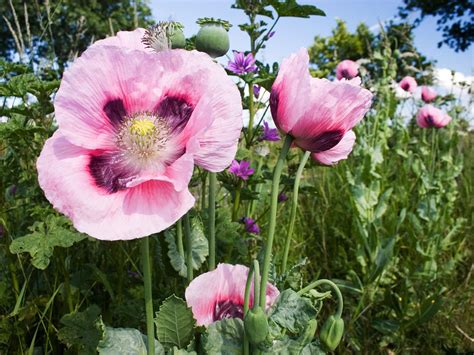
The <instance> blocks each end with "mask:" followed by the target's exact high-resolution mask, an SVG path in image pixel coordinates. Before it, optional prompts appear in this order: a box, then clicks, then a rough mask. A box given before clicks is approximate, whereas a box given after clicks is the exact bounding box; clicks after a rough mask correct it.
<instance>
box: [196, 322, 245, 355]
mask: <svg viewBox="0 0 474 355" xmlns="http://www.w3.org/2000/svg"><path fill="white" fill-rule="evenodd" d="M243 338H244V323H243V322H242V320H241V319H239V318H228V319H222V320H220V321H217V322H214V323H212V324H211V325H209V327H208V328H207V332H206V335H205V337H204V339H203V342H204V345H203V346H204V351H205V353H206V354H225V355H233V354H235V355H241V354H242V344H243Z"/></svg>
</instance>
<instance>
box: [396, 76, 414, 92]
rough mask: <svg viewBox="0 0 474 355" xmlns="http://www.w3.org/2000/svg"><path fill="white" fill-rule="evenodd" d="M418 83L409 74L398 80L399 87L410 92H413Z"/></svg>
mask: <svg viewBox="0 0 474 355" xmlns="http://www.w3.org/2000/svg"><path fill="white" fill-rule="evenodd" d="M417 86H418V84H417V83H416V80H415V78H413V77H411V76H406V77H404V78H403V79H402V80H401V81H400V87H401V88H402V89H403V90H404V91H406V92H409V93H411V94H413V93H414V92H415V90H416V88H417Z"/></svg>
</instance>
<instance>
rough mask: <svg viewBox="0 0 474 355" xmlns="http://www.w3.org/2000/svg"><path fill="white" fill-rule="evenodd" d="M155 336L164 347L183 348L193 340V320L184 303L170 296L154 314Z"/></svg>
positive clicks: (189, 310)
mask: <svg viewBox="0 0 474 355" xmlns="http://www.w3.org/2000/svg"><path fill="white" fill-rule="evenodd" d="M155 324H156V334H157V337H158V340H159V341H160V342H161V343H162V344H164V345H165V346H170V347H172V346H174V345H176V346H177V347H178V348H180V349H182V348H185V347H186V346H187V345H188V344H189V342H190V341H191V339H192V338H193V329H194V318H193V313H192V311H191V309H190V308H188V306H187V304H186V302H185V301H183V300H182V299H180V298H178V297H176V296H175V295H172V296H170V297H168V298H167V299H166V300H165V301H164V302H163V304H162V305H161V307H160V310H159V311H158V312H157V313H156V317H155Z"/></svg>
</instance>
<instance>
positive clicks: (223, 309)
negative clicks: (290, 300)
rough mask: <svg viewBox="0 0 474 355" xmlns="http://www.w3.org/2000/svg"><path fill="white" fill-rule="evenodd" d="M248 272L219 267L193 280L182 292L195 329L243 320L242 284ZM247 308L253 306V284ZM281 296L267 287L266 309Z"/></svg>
mask: <svg viewBox="0 0 474 355" xmlns="http://www.w3.org/2000/svg"><path fill="white" fill-rule="evenodd" d="M248 272H249V268H248V267H246V266H243V265H230V264H219V265H217V268H216V269H215V270H213V271H210V272H206V273H204V274H201V275H199V276H198V277H196V278H195V279H194V280H193V281H192V282H191V283H190V284H189V286H188V288H187V289H186V292H185V298H186V302H187V303H188V306H190V307H191V309H192V311H193V315H194V319H196V323H197V325H204V326H208V325H209V324H211V323H213V322H216V321H218V320H221V319H224V318H241V319H242V318H243V316H244V314H243V305H244V294H245V284H246V282H247V275H248ZM251 290H252V291H251V292H250V305H249V306H250V307H252V305H253V282H252V285H251ZM279 294H280V292H279V291H278V289H277V288H276V287H275V286H273V285H272V284H270V283H268V284H267V297H266V309H268V308H270V306H271V305H272V304H273V303H274V302H275V300H276V299H277V297H278V295H279Z"/></svg>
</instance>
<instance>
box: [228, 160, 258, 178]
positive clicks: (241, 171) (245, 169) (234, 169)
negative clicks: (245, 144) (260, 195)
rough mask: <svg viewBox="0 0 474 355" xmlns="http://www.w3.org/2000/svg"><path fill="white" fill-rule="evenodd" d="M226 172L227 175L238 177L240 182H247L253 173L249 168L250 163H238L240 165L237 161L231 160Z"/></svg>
mask: <svg viewBox="0 0 474 355" xmlns="http://www.w3.org/2000/svg"><path fill="white" fill-rule="evenodd" d="M228 171H229V173H231V174H234V175H235V176H238V177H239V178H241V179H242V180H247V179H248V178H249V176H250V175H252V174H253V172H254V170H253V169H252V168H251V167H250V162H248V161H245V160H242V161H240V163H239V162H238V161H237V160H233V161H232V164H230V167H229V170H228Z"/></svg>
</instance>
